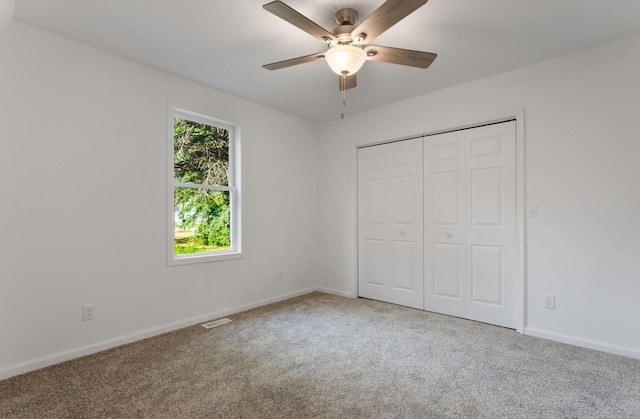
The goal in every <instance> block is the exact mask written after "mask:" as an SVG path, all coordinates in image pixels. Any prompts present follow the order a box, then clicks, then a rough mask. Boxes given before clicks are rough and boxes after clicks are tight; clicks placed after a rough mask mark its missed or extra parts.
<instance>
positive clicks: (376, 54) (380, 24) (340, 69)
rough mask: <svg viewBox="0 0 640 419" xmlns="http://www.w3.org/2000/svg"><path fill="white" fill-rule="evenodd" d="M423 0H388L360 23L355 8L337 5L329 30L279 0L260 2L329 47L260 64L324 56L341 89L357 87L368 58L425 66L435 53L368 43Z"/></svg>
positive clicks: (281, 64)
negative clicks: (361, 69) (342, 7)
mask: <svg viewBox="0 0 640 419" xmlns="http://www.w3.org/2000/svg"><path fill="white" fill-rule="evenodd" d="M426 2H427V0H387V1H385V2H384V3H383V4H382V5H381V6H380V7H379V8H378V9H376V10H375V11H374V12H373V13H372V14H371V15H369V17H367V18H366V19H365V20H364V21H363V22H361V23H358V12H357V11H356V10H354V9H351V8H345V9H340V10H338V11H337V12H336V13H335V19H336V23H337V24H338V26H337V27H336V28H335V29H334V30H333V31H332V32H329V31H328V30H326V29H324V28H323V27H322V26H320V25H318V24H317V23H315V22H313V21H312V20H310V19H308V18H307V17H305V16H303V15H302V14H300V13H298V12H297V11H295V10H294V9H292V8H291V7H289V6H287V5H286V4H284V3H283V2H281V1H273V2H271V3H268V4H265V5H264V6H262V7H263V8H264V9H265V10H267V11H268V12H271V13H273V14H274V15H276V16H278V17H279V18H282V19H284V20H286V21H287V22H289V23H291V24H292V25H294V26H296V27H298V28H300V29H302V30H303V31H305V32H307V33H308V34H309V35H311V36H313V37H315V38H318V39H320V40H321V41H323V42H325V43H326V44H327V45H328V46H329V49H328V50H327V51H325V52H318V53H315V54H310V55H305V56H303V57H297V58H292V59H289V60H284V61H278V62H275V63H271V64H265V65H263V67H264V68H266V69H267V70H279V69H281V68H286V67H290V66H294V65H298V64H304V63H308V62H312V61H315V60H318V59H322V58H324V59H326V60H327V63H328V64H329V67H331V69H332V70H333V72H334V73H336V74H338V75H339V76H340V78H339V82H340V90H341V91H344V90H346V89H351V88H353V87H356V84H357V79H356V72H357V71H358V70H359V69H360V68H361V67H362V65H363V64H364V62H365V61H367V60H369V61H382V62H386V63H393V64H400V65H407V66H411V67H418V68H427V67H429V66H430V65H431V63H432V62H433V60H435V59H436V57H437V54H433V53H431V52H422V51H413V50H408V49H402V48H392V47H383V46H379V45H370V43H371V42H372V41H373V40H374V39H375V38H377V37H378V36H379V35H380V34H382V33H383V32H384V31H386V30H387V29H389V28H390V27H392V26H393V25H395V24H396V23H398V22H399V21H401V20H402V19H404V18H405V17H407V16H408V15H410V14H411V13H413V12H414V11H416V10H417V9H418V8H419V7H421V6H423V5H424V4H425V3H426Z"/></svg>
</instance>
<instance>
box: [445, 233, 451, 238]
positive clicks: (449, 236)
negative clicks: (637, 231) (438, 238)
mask: <svg viewBox="0 0 640 419" xmlns="http://www.w3.org/2000/svg"><path fill="white" fill-rule="evenodd" d="M444 236H445V237H446V238H448V239H450V238H451V237H453V234H451V233H444Z"/></svg>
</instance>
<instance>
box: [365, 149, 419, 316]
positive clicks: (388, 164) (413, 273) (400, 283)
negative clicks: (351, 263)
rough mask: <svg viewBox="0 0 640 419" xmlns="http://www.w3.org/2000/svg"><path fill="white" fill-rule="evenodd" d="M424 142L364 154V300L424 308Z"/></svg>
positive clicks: (366, 151) (369, 150) (369, 151)
mask: <svg viewBox="0 0 640 419" xmlns="http://www.w3.org/2000/svg"><path fill="white" fill-rule="evenodd" d="M422 193H423V176H422V139H415V140H406V141H400V142H396V143H390V144H383V145H378V146H372V147H366V148H361V149H359V150H358V295H359V296H361V297H365V298H372V299H376V300H381V301H386V302H390V303H395V304H401V305H405V306H409V307H414V308H420V309H422V308H423V307H424V303H423V298H424V278H423V260H422V258H423V244H424V239H423V222H422V217H423V208H422V205H423V197H422Z"/></svg>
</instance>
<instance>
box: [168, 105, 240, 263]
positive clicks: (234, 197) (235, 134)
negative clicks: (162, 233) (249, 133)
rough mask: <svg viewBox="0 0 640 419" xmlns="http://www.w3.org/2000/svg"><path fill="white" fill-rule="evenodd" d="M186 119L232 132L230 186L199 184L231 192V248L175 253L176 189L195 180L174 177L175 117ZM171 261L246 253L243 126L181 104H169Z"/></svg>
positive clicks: (219, 258)
mask: <svg viewBox="0 0 640 419" xmlns="http://www.w3.org/2000/svg"><path fill="white" fill-rule="evenodd" d="M176 117H178V118H184V119H188V120H190V121H194V122H198V123H201V124H206V125H212V126H215V127H219V128H224V129H226V130H227V131H228V132H229V186H221V185H198V187H199V188H204V189H210V190H217V191H229V205H230V211H229V213H230V215H229V217H230V230H231V237H230V239H231V240H230V241H231V248H230V249H228V250H223V251H219V252H203V253H192V254H186V255H176V254H174V235H175V234H174V233H175V213H174V206H175V201H174V188H175V187H176V186H183V187H184V186H187V187H192V186H194V185H195V184H193V183H178V182H174V178H173V169H174V168H173V158H174V154H173V153H174V149H173V141H174V138H173V130H174V127H173V125H174V118H176ZM167 120H168V123H167V264H168V266H176V265H187V264H192V263H202V262H216V261H223V260H229V259H238V258H241V257H243V254H242V230H241V225H242V223H241V218H242V217H241V208H242V206H241V200H240V196H241V195H240V126H239V125H237V124H233V123H231V122H228V121H223V120H220V119H217V118H213V117H210V116H206V115H203V114H201V113H196V112H192V111H189V110H186V109H183V108H180V107H175V106H171V105H170V104H169V105H168V109H167Z"/></svg>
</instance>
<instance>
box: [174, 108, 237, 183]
mask: <svg viewBox="0 0 640 419" xmlns="http://www.w3.org/2000/svg"><path fill="white" fill-rule="evenodd" d="M173 156H174V157H173V177H174V181H175V182H179V183H197V184H200V185H225V186H228V185H229V131H228V130H226V129H224V128H218V127H215V126H212V125H206V124H201V123H199V122H194V121H189V120H188V119H183V118H177V117H175V118H174V119H173Z"/></svg>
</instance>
